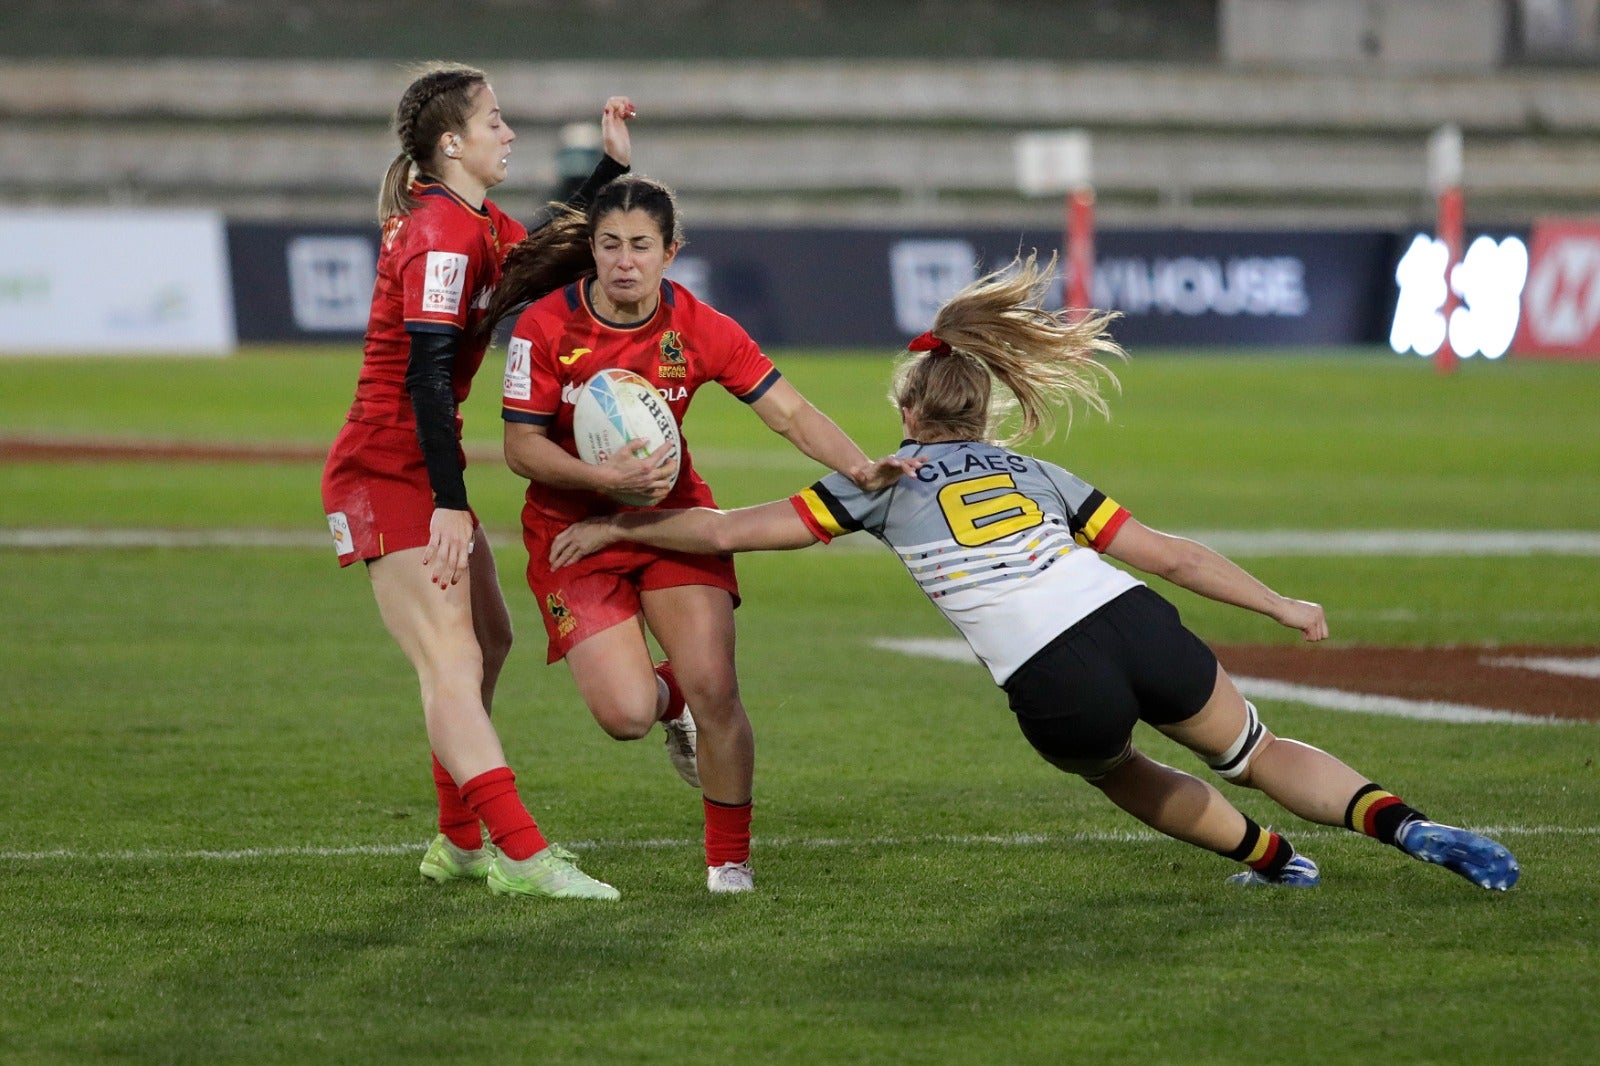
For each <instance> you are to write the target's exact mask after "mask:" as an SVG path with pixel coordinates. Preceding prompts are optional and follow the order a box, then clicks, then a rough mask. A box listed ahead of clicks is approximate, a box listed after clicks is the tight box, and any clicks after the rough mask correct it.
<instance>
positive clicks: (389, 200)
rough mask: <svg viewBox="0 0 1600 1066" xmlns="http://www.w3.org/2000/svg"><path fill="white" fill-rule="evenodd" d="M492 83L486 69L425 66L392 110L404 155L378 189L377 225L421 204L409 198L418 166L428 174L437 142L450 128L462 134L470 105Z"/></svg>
mask: <svg viewBox="0 0 1600 1066" xmlns="http://www.w3.org/2000/svg"><path fill="white" fill-rule="evenodd" d="M488 83H489V79H488V76H487V75H486V74H484V72H483V71H481V70H477V69H475V68H473V67H467V66H462V65H460V64H458V63H430V64H428V65H427V66H425V67H423V68H422V70H421V72H420V73H419V74H418V75H417V77H416V80H414V81H413V82H412V83H411V84H410V86H408V87H407V88H406V91H405V94H404V95H403V96H401V97H400V103H399V105H398V106H397V107H396V108H395V110H394V132H395V136H397V137H398V138H399V139H400V154H399V155H397V156H395V158H394V162H392V163H390V164H389V169H388V171H387V172H386V173H385V174H384V176H383V185H382V186H381V187H380V188H379V191H378V221H379V222H388V221H389V220H390V219H391V218H393V217H395V216H396V215H406V214H410V213H411V211H412V210H413V209H414V208H415V207H416V206H417V199H416V197H414V196H412V195H411V176H412V170H413V168H415V170H416V172H417V173H419V174H426V173H428V171H429V168H430V167H431V166H433V157H434V153H435V152H437V151H438V149H439V138H440V137H441V136H442V135H444V134H445V133H447V132H450V131H451V130H456V131H460V130H464V129H466V126H467V119H468V118H469V117H471V115H472V106H473V105H472V101H473V98H474V97H476V96H477V95H478V90H479V88H481V87H482V86H484V85H487V84H488Z"/></svg>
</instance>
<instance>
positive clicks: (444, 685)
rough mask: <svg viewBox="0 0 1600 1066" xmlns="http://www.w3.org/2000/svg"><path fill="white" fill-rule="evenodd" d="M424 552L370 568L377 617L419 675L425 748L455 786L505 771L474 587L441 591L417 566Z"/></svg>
mask: <svg viewBox="0 0 1600 1066" xmlns="http://www.w3.org/2000/svg"><path fill="white" fill-rule="evenodd" d="M423 551H424V549H422V548H412V549H409V550H406V551H400V552H395V553H394V554H392V555H386V556H384V557H383V558H381V559H376V560H374V561H373V562H372V564H371V565H370V566H369V567H368V571H369V573H370V575H371V578H372V591H373V594H374V595H375V596H376V597H377V600H378V611H379V613H380V614H381V615H382V616H383V623H384V625H385V626H386V627H387V628H388V630H389V633H390V635H391V636H393V637H394V639H395V642H396V643H398V644H399V645H400V650H401V651H403V652H405V655H406V658H407V659H409V660H411V665H412V666H413V667H414V668H415V669H416V672H417V682H418V684H419V686H420V687H421V689H422V712H423V717H424V719H425V721H426V722H427V727H428V743H429V744H430V745H432V747H433V751H434V754H436V755H437V756H438V758H439V761H440V762H441V763H443V764H444V767H445V769H447V770H448V771H449V772H450V776H451V777H453V778H455V779H456V781H458V782H463V781H467V780H470V779H472V778H474V777H477V776H478V775H479V774H482V773H484V772H486V771H488V770H492V769H494V768H496V767H500V766H504V765H505V764H506V758H505V752H504V750H503V749H502V748H501V746H500V738H499V737H498V736H497V735H496V734H495V731H494V726H493V725H491V724H490V722H489V715H488V712H487V711H485V710H484V706H483V678H484V674H483V653H482V651H481V650H480V649H479V647H478V639H477V635H476V631H475V629H474V627H473V617H472V593H471V582H462V583H460V584H456V585H450V586H447V587H445V588H443V589H441V588H440V587H439V586H438V585H435V584H433V582H432V581H431V580H430V579H429V575H430V571H429V569H428V568H427V567H425V566H423V565H422V562H421V560H422V553H423Z"/></svg>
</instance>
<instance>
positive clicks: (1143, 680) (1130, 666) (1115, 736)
mask: <svg viewBox="0 0 1600 1066" xmlns="http://www.w3.org/2000/svg"><path fill="white" fill-rule="evenodd" d="M1216 683H1217V657H1216V655H1215V654H1213V653H1212V651H1211V649H1210V648H1209V647H1207V646H1206V643H1205V641H1203V640H1201V639H1200V638H1199V637H1197V636H1195V635H1194V634H1193V633H1191V632H1189V630H1187V629H1185V628H1184V625H1183V621H1182V619H1180V618H1179V617H1178V610H1177V608H1175V607H1173V606H1172V604H1170V603H1168V602H1167V601H1166V600H1164V599H1163V598H1162V597H1161V596H1160V595H1158V594H1157V593H1156V592H1154V591H1153V590H1151V589H1149V588H1147V587H1145V586H1142V585H1141V586H1140V587H1138V588H1134V589H1129V590H1128V591H1127V592H1124V593H1123V594H1122V595H1120V596H1118V597H1117V598H1116V599H1114V600H1112V601H1111V602H1110V603H1107V604H1105V605H1104V606H1103V607H1100V608H1099V609H1097V610H1096V611H1094V613H1092V614H1090V615H1089V616H1088V617H1087V618H1084V619H1082V620H1081V621H1079V622H1077V623H1076V624H1075V625H1073V626H1071V627H1070V628H1068V629H1066V630H1064V631H1063V632H1062V633H1061V635H1060V636H1058V637H1056V638H1055V639H1054V640H1052V641H1051V642H1050V643H1049V644H1047V645H1045V646H1044V647H1043V648H1041V649H1039V651H1038V652H1037V653H1036V654H1035V655H1034V656H1033V658H1031V659H1029V660H1028V661H1027V662H1025V663H1023V664H1022V666H1021V667H1019V668H1018V669H1017V671H1016V673H1014V674H1012V675H1011V676H1010V677H1009V678H1007V679H1006V683H1005V685H1004V686H1003V688H1004V689H1005V693H1006V696H1007V698H1008V699H1009V700H1010V702H1011V710H1012V711H1014V712H1015V713H1016V716H1017V724H1018V725H1019V726H1021V727H1022V734H1023V736H1025V737H1027V738H1028V742H1029V743H1030V744H1032V745H1033V746H1034V748H1035V749H1037V750H1038V751H1039V753H1040V754H1042V755H1044V756H1046V757H1047V758H1056V759H1074V760H1078V759H1091V760H1092V759H1110V758H1114V757H1115V756H1117V755H1118V754H1119V753H1120V752H1121V751H1122V749H1123V746H1124V745H1125V744H1127V742H1128V738H1129V737H1130V736H1132V735H1133V727H1134V725H1135V723H1137V722H1140V721H1145V722H1149V723H1150V724H1151V725H1170V724H1172V723H1174V722H1182V721H1184V720H1185V719H1188V718H1191V717H1193V716H1194V715H1196V714H1198V713H1199V712H1200V709H1201V708H1202V707H1204V706H1205V705H1206V701H1207V700H1209V699H1210V698H1211V692H1212V690H1213V689H1214V688H1215V687H1216Z"/></svg>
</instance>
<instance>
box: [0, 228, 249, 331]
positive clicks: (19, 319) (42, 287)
mask: <svg viewBox="0 0 1600 1066" xmlns="http://www.w3.org/2000/svg"><path fill="white" fill-rule="evenodd" d="M236 344H237V338H236V334H235V329H234V317H233V287H232V283H231V280H230V278H229V272H228V248H227V238H226V234H225V232H224V228H223V221H222V217H221V216H220V215H218V214H216V213H214V212H210V211H156V210H151V211H132V210H78V209H74V210H66V209H39V210H15V209H8V210H0V356H4V355H80V354H82V355H227V354H229V353H230V352H232V351H233V350H234V347H235V346H236Z"/></svg>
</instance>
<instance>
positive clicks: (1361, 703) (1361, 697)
mask: <svg viewBox="0 0 1600 1066" xmlns="http://www.w3.org/2000/svg"><path fill="white" fill-rule="evenodd" d="M872 646H873V647H875V648H882V649H884V650H885V651H897V652H900V653H901V654H903V655H914V656H917V657H918V658H924V659H939V660H941V661H943V662H953V663H971V662H975V660H974V659H973V655H972V651H971V650H970V649H969V648H968V647H967V644H966V641H964V640H961V639H960V638H959V637H929V638H918V639H903V640H896V639H889V638H883V639H879V640H875V641H873V642H872ZM1233 680H1234V684H1236V685H1238V686H1239V691H1240V692H1243V693H1244V694H1245V695H1246V696H1249V697H1251V698H1253V699H1262V700H1282V701H1284V702H1286V703H1303V704H1305V705H1307V706H1310V707H1320V708H1322V709H1323V710H1328V711H1349V712H1354V713H1357V714H1379V715H1388V716H1390V717H1395V718H1412V719H1417V720H1419V721H1430V722H1459V723H1471V724H1477V723H1483V722H1506V723H1510V724H1513V725H1576V724H1579V723H1576V722H1573V721H1571V720H1569V719H1564V718H1547V717H1540V716H1537V715H1531V714H1518V713H1517V712H1515V711H1504V710H1497V709H1495V708H1492V707H1475V706H1472V705H1470V704H1465V703H1446V702H1444V701H1441V700H1408V699H1401V698H1400V697H1398V696H1375V695H1369V694H1367V693H1363V692H1347V691H1345V690H1343V689H1337V688H1322V687H1319V686H1316V685H1296V684H1291V683H1290V682H1287V681H1273V680H1269V679H1266V678H1257V677H1238V676H1235V677H1234V679H1233Z"/></svg>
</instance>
